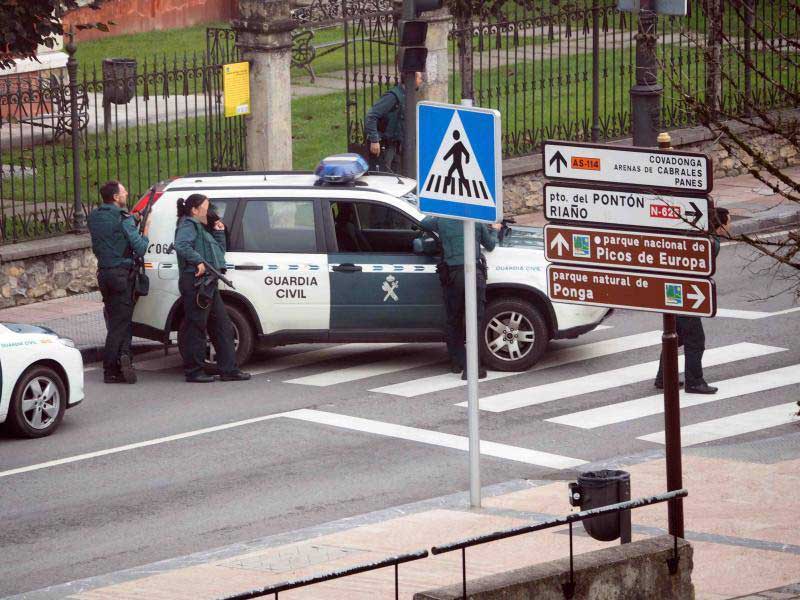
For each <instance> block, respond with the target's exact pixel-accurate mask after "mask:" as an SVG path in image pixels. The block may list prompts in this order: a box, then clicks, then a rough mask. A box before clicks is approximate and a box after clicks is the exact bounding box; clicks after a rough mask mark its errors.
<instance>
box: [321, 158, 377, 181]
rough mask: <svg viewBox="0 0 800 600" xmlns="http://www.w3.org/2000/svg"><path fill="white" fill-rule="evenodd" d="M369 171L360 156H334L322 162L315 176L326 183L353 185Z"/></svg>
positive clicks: (365, 162)
mask: <svg viewBox="0 0 800 600" xmlns="http://www.w3.org/2000/svg"><path fill="white" fill-rule="evenodd" d="M368 170H369V165H368V164H367V161H365V160H364V158H363V157H362V156H361V155H360V154H334V155H333V156H328V157H327V158H323V159H322V160H321V161H320V163H319V164H318V165H317V168H316V169H315V170H314V175H316V176H317V178H318V179H320V180H321V181H324V182H325V183H352V182H353V181H355V180H356V179H358V178H359V177H361V176H362V175H363V174H364V173H366V172H367V171H368Z"/></svg>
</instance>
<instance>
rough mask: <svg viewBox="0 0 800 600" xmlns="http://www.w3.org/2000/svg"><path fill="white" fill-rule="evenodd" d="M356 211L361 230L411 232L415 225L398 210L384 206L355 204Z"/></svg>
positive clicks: (364, 203)
mask: <svg viewBox="0 0 800 600" xmlns="http://www.w3.org/2000/svg"><path fill="white" fill-rule="evenodd" d="M356 211H357V212H358V218H359V221H361V227H362V229H398V230H402V231H411V230H412V229H413V228H414V226H415V223H414V222H413V221H412V220H411V219H409V218H408V217H407V216H406V215H404V214H403V213H401V212H400V211H399V210H397V209H395V208H392V207H391V206H386V205H385V204H371V203H368V202H357V203H356Z"/></svg>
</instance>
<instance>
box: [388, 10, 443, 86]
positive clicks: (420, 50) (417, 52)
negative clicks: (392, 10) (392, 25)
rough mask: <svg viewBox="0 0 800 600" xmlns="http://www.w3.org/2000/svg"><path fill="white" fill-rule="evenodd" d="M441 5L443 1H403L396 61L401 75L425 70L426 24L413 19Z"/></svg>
mask: <svg viewBox="0 0 800 600" xmlns="http://www.w3.org/2000/svg"><path fill="white" fill-rule="evenodd" d="M443 3H444V0H404V3H403V16H404V19H403V21H402V22H401V23H400V51H399V56H398V61H397V62H398V67H399V69H400V72H401V73H414V72H416V71H424V70H425V61H426V60H427V58H428V49H427V48H426V47H425V37H426V36H427V34H428V22H427V21H423V20H421V19H416V18H414V17H419V16H420V15H421V14H422V13H425V12H428V11H431V10H437V9H439V8H441V7H442V4H443Z"/></svg>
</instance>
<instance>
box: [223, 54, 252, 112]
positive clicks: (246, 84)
mask: <svg viewBox="0 0 800 600" xmlns="http://www.w3.org/2000/svg"><path fill="white" fill-rule="evenodd" d="M222 90H223V92H224V94H225V116H226V117H238V116H240V115H249V114H250V65H249V64H248V63H246V62H239V63H232V64H229V65H223V67H222Z"/></svg>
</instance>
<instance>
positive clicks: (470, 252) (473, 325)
mask: <svg viewBox="0 0 800 600" xmlns="http://www.w3.org/2000/svg"><path fill="white" fill-rule="evenodd" d="M461 105H462V106H472V100H470V99H463V100H461ZM475 250H476V249H475V221H474V220H472V219H467V220H465V221H464V318H465V325H466V330H467V364H466V365H465V369H466V371H467V413H468V421H469V423H468V427H469V503H470V506H472V507H473V508H480V506H481V434H480V426H479V416H478V280H477V268H476V265H477V262H478V257H477V256H476V252H475Z"/></svg>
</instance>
